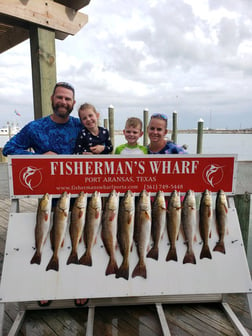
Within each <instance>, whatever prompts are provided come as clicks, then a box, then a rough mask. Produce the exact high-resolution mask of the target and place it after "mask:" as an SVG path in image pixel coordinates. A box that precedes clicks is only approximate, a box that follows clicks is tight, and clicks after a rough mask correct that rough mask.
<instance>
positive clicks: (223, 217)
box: [213, 190, 228, 253]
mask: <svg viewBox="0 0 252 336" xmlns="http://www.w3.org/2000/svg"><path fill="white" fill-rule="evenodd" d="M227 215H228V203H227V198H226V195H225V193H224V191H223V190H219V191H218V193H217V197H216V204H215V216H216V224H217V232H218V235H219V241H218V242H217V244H216V246H215V248H214V249H213V250H214V251H218V252H221V253H226V249H225V244H224V238H225V235H226V231H227Z"/></svg>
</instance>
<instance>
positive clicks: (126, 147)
mask: <svg viewBox="0 0 252 336" xmlns="http://www.w3.org/2000/svg"><path fill="white" fill-rule="evenodd" d="M123 134H124V136H125V139H126V140H127V141H128V142H127V143H126V144H123V145H120V146H118V147H116V150H115V154H122V155H140V154H147V153H148V151H147V147H145V146H142V145H139V144H138V143H137V141H138V139H139V138H141V136H142V135H143V131H142V121H141V120H140V119H139V118H135V117H132V118H129V119H128V120H127V121H126V124H125V128H124V130H123Z"/></svg>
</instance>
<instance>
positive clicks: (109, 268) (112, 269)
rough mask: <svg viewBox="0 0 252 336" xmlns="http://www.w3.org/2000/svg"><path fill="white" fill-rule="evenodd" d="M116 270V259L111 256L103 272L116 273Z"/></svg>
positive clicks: (107, 273)
mask: <svg viewBox="0 0 252 336" xmlns="http://www.w3.org/2000/svg"><path fill="white" fill-rule="evenodd" d="M117 271H118V266H117V263H116V260H115V259H113V258H110V259H109V263H108V266H107V269H106V273H105V274H106V275H110V274H116V273H117Z"/></svg>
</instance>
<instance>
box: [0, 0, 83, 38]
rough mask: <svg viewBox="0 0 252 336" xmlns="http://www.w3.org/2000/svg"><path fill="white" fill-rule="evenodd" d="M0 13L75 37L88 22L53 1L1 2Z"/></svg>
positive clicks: (14, 0)
mask: <svg viewBox="0 0 252 336" xmlns="http://www.w3.org/2000/svg"><path fill="white" fill-rule="evenodd" d="M0 13H1V14H5V15H8V16H10V17H14V18H17V19H21V20H24V21H28V22H30V23H34V24H36V25H40V26H43V27H46V28H48V29H53V30H55V31H60V32H63V33H67V34H71V35H75V34H76V33H77V32H78V31H79V30H80V29H81V28H82V27H83V26H84V25H85V24H86V23H87V21H88V16H87V15H86V14H83V13H79V12H78V11H76V10H75V9H72V8H69V7H65V6H63V5H61V4H58V3H56V2H54V1H52V0H36V1H28V2H27V1H24V2H21V1H20V0H8V1H6V0H0Z"/></svg>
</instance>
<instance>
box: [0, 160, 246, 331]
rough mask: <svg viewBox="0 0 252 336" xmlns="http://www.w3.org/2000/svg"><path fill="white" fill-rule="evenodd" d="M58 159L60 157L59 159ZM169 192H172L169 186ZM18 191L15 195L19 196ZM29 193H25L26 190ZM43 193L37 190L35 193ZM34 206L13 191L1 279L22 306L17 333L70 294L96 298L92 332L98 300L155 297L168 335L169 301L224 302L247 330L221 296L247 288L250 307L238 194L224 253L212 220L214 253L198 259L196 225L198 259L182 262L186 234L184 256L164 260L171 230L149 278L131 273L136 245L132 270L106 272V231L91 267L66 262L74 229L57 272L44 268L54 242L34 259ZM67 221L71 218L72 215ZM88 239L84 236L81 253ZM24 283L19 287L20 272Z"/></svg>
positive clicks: (6, 295) (6, 294)
mask: <svg viewBox="0 0 252 336" xmlns="http://www.w3.org/2000/svg"><path fill="white" fill-rule="evenodd" d="M57 159H58V158H57ZM167 195H169V193H168V192H167ZM14 196H15V195H14ZM26 196H27V195H26ZM36 196H37V197H38V196H39V195H36ZM35 223H36V213H19V212H18V198H17V199H16V198H15V197H13V198H12V207H11V212H10V216H9V225H8V233H7V240H6V248H5V256H4V265H3V274H2V281H1V299H2V302H3V304H4V302H22V303H23V307H24V309H23V310H21V311H20V313H19V314H18V316H17V319H16V321H15V323H14V324H13V328H12V332H13V333H12V334H13V335H14V334H15V333H16V332H17V330H18V329H19V328H20V325H21V323H22V320H23V317H24V314H25V310H26V309H37V308H36V305H37V304H34V303H33V302H34V301H35V302H36V301H40V300H53V301H54V302H53V303H52V305H51V306H50V307H48V309H50V308H53V307H57V305H58V306H61V307H62V308H64V307H66V305H64V304H66V303H67V304H69V300H72V299H77V298H80V297H83V298H84V297H88V298H90V301H89V304H88V307H89V314H88V325H87V330H86V335H92V333H93V323H94V314H95V307H96V306H104V305H134V304H138V305H139V304H147V303H153V304H155V305H156V309H157V313H158V316H159V319H160V323H161V326H162V330H163V333H164V335H169V327H168V325H167V322H166V320H165V317H164V312H163V309H162V304H163V303H179V302H184V303H187V302H220V303H221V304H222V306H223V307H224V309H225V311H226V313H227V314H228V316H229V317H230V318H231V320H232V322H233V323H234V325H235V327H236V329H237V330H238V331H239V333H240V334H241V335H247V333H246V330H245V329H244V328H243V326H242V325H241V324H240V323H239V321H238V320H237V319H236V318H235V316H234V314H233V312H232V310H231V309H230V307H229V306H228V305H227V304H226V303H225V302H223V294H226V293H248V299H249V303H250V308H251V294H250V293H251V290H252V284H251V278H250V273H249V268H248V264H247V259H246V255H245V251H244V245H243V241H242V236H241V231H240V226H239V221H238V217H237V213H236V209H235V206H234V202H233V198H232V196H230V197H229V209H228V234H227V235H226V237H225V246H226V254H222V253H219V252H213V248H214V246H215V244H216V242H217V241H218V234H217V231H216V227H215V225H214V223H213V226H212V235H211V239H210V240H209V245H210V250H211V253H212V259H207V258H204V259H200V258H199V255H200V251H201V248H202V242H201V238H200V235H199V230H198V228H197V232H196V233H197V242H195V243H194V252H195V256H196V265H194V264H183V262H182V261H183V257H184V255H185V252H186V245H185V244H184V239H183V237H182V235H181V234H180V235H179V239H178V241H177V243H176V245H177V254H178V261H177V262H174V261H169V262H166V260H165V258H166V255H167V253H168V250H169V240H168V236H167V234H166V233H165V235H164V237H163V239H162V241H161V243H160V255H159V260H158V261H156V260H153V259H150V258H147V259H146V265H147V278H146V279H144V278H142V277H136V278H132V277H131V274H132V271H133V269H134V267H135V265H136V263H137V261H138V256H137V251H136V246H135V245H134V246H133V250H132V252H131V255H130V277H129V280H125V279H123V278H119V279H116V278H115V276H114V275H109V276H106V275H105V269H106V266H107V263H108V255H107V253H106V251H105V248H104V246H103V242H102V240H101V237H100V233H99V234H98V237H97V242H96V245H95V246H94V249H93V265H92V267H88V266H83V265H75V264H71V265H67V264H66V261H67V259H68V257H69V254H70V251H71V241H70V236H69V230H68V229H67V234H66V238H65V243H64V246H63V247H62V248H61V251H60V256H59V271H58V272H55V271H53V270H50V271H46V266H47V264H48V262H49V260H50V258H51V255H52V249H51V246H50V240H49V239H47V241H46V244H45V246H44V249H43V253H42V261H41V264H40V265H31V264H30V260H31V258H32V256H33V254H34V246H35V245H34V244H35V242H34V228H35ZM68 225H69V221H68ZM84 251H85V246H84V244H83V243H80V245H79V250H78V254H79V257H80V256H81V255H82V254H83V253H84ZM116 259H117V262H118V265H120V263H121V261H122V256H121V254H120V251H119V249H117V251H116ZM17 274H18V279H19V286H16V279H17Z"/></svg>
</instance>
